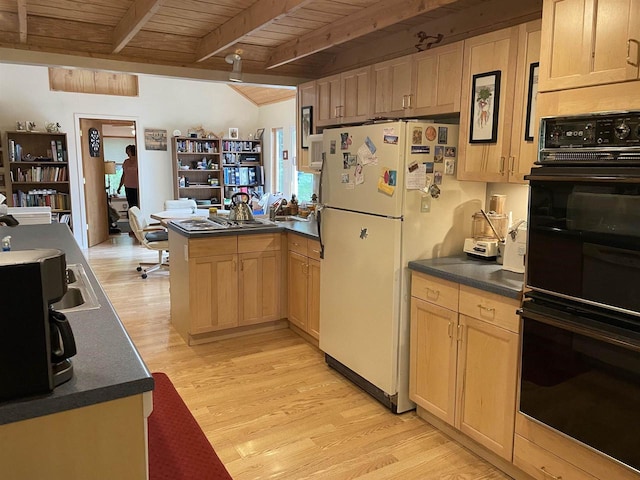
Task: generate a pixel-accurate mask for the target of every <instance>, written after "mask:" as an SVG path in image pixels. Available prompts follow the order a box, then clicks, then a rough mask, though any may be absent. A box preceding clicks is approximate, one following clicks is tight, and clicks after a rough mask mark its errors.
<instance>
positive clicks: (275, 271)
mask: <svg viewBox="0 0 640 480" xmlns="http://www.w3.org/2000/svg"><path fill="white" fill-rule="evenodd" d="M280 258H281V257H280V251H266V252H251V253H242V254H240V275H239V283H238V287H239V291H240V322H239V324H240V325H251V324H254V323H260V322H268V321H272V320H278V319H279V318H281V315H280Z"/></svg>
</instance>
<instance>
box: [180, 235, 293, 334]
mask: <svg viewBox="0 0 640 480" xmlns="http://www.w3.org/2000/svg"><path fill="white" fill-rule="evenodd" d="M281 238H282V234H280V233H265V234H251V235H238V236H226V237H211V238H206V237H204V238H202V237H201V238H192V239H189V238H187V237H184V236H182V235H180V234H178V233H175V232H173V231H171V230H170V231H169V254H170V258H171V267H170V268H171V275H170V279H169V282H170V296H171V323H172V324H173V325H174V327H175V328H176V330H177V331H178V332H179V333H180V334H181V335H182V337H183V338H184V339H185V340H186V341H187V343H189V344H191V343H193V340H194V338H193V336H194V335H200V334H207V333H211V332H216V331H220V330H224V329H229V328H235V327H239V326H244V325H252V324H257V323H262V322H269V321H273V320H279V319H280V318H282V317H283V315H282V303H281V298H282V295H281V290H282V273H283V272H282V267H281V260H282V257H281Z"/></svg>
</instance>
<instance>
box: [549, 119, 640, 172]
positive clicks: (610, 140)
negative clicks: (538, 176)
mask: <svg viewBox="0 0 640 480" xmlns="http://www.w3.org/2000/svg"><path fill="white" fill-rule="evenodd" d="M569 152H571V153H569ZM538 160H539V162H540V163H552V162H559V161H565V162H567V161H571V162H572V163H576V162H581V161H582V162H584V163H594V162H598V163H599V162H604V161H607V160H608V161H621V162H624V163H628V162H638V161H640V112H613V113H603V114H590V115H580V116H574V117H547V118H543V119H542V120H541V122H540V156H539V159H538Z"/></svg>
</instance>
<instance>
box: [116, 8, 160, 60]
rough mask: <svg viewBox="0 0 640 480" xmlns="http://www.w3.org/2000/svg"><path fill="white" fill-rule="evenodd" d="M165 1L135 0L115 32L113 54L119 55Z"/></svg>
mask: <svg viewBox="0 0 640 480" xmlns="http://www.w3.org/2000/svg"><path fill="white" fill-rule="evenodd" d="M162 1H163V0H135V1H134V2H133V4H132V5H131V7H130V8H129V10H127V13H125V15H124V17H122V20H120V23H118V25H116V28H115V29H114V31H113V52H112V53H118V52H120V50H122V49H123V48H124V47H125V45H126V44H127V43H129V41H130V40H131V39H132V38H133V37H134V36H135V34H136V33H138V32H139V31H140V29H141V28H142V27H143V26H144V25H145V24H146V23H147V22H148V21H149V19H150V18H151V17H152V16H153V15H154V14H155V13H156V12H157V11H158V10H159V9H160V7H161V6H162Z"/></svg>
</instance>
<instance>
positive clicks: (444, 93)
mask: <svg viewBox="0 0 640 480" xmlns="http://www.w3.org/2000/svg"><path fill="white" fill-rule="evenodd" d="M463 50H464V43H463V42H456V43H452V44H451V45H445V46H444V47H438V48H434V49H433V50H425V51H424V52H420V53H416V54H415V55H413V84H412V89H411V90H412V92H413V96H412V97H411V107H412V108H411V114H412V115H437V114H443V113H456V112H459V111H460V82H461V80H462V54H463Z"/></svg>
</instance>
